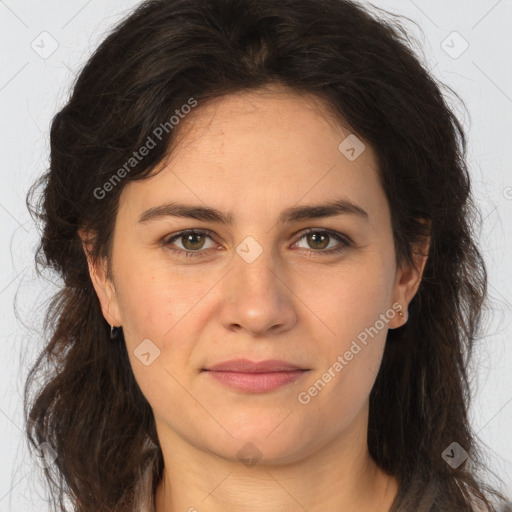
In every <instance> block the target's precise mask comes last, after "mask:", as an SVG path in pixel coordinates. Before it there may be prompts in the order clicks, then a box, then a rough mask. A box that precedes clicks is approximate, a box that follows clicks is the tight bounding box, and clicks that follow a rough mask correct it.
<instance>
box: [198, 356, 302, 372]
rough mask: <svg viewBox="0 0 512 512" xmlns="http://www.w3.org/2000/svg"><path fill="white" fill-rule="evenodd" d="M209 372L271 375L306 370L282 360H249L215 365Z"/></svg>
mask: <svg viewBox="0 0 512 512" xmlns="http://www.w3.org/2000/svg"><path fill="white" fill-rule="evenodd" d="M205 370H207V371H218V372H221V371H224V372H239V373H267V372H268V373H269V372H290V371H293V370H306V368H301V367H300V366H297V365H296V364H293V363H289V362H287V361H283V360H280V359H267V360H266V361H258V362H256V361H250V360H249V359H231V360H229V361H223V362H222V363H218V364H215V365H213V366H210V367H208V368H205Z"/></svg>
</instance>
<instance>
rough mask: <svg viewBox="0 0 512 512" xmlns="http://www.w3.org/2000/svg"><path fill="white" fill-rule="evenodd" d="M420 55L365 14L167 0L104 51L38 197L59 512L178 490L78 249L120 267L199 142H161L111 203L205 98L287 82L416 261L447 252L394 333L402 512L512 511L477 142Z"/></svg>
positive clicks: (31, 409)
mask: <svg viewBox="0 0 512 512" xmlns="http://www.w3.org/2000/svg"><path fill="white" fill-rule="evenodd" d="M384 12H385V11H384ZM387 14H389V13H387ZM413 43H414V40H413V39H412V38H411V36H410V34H408V33H407V31H406V30H405V29H404V28H403V26H402V25H401V24H400V23H399V22H398V21H396V20H395V19H394V18H392V17H391V16H389V17H386V16H384V15H382V16H378V17H377V16H375V15H373V14H371V13H370V12H369V11H368V10H366V9H364V8H363V7H362V6H360V5H359V4H356V3H355V2H353V1H349V0H281V1H279V2H276V1H275V0H149V1H145V2H143V3H141V4H140V5H139V6H138V7H137V8H136V9H135V10H134V11H133V12H132V13H130V15H129V16H127V17H126V18H125V19H124V20H122V21H121V22H120V23H119V24H118V25H117V26H116V27H114V29H113V30H112V31H111V32H110V33H109V34H108V35H107V36H106V38H105V39H104V41H103V42H102V43H101V45H100V46H99V47H98V48H97V49H96V50H95V51H94V53H93V54H92V56H91V57H90V58H89V59H88V61H87V63H86V64H85V66H84V67H83V69H82V70H81V72H80V73H79V75H78V76H77V78H76V81H75V83H74V84H73V87H72V90H71V94H70V97H69V98H68V99H67V101H66V103H65V105H64V106H63V107H62V109H61V110H60V111H59V112H58V113H57V114H56V115H55V116H54V118H53V120H52V123H51V130H50V163H49V167H48V169H47V171H46V172H45V174H44V175H43V176H41V178H40V179H39V180H38V181H37V182H36V183H34V184H33V186H32V187H31V190H30V191H29V193H28V195H27V204H28V206H29V209H30V210H31V213H32V215H33V217H34V219H35V220H36V221H37V222H38V223H39V224H40V226H41V241H40V245H39V247H38V249H37V254H36V267H37V268H38V269H40V268H41V267H44V268H48V269H51V270H52V271H54V272H55V273H57V275H58V276H60V278H61V279H62V283H63V284H62V287H61V289H60V290H59V291H58V293H57V294H56V295H55V296H54V297H53V299H52V300H51V302H50V303H49V305H48V309H47V316H46V319H45V323H44V336H45V346H44V349H43V350H42V352H41V353H40V354H39V356H38V358H37V360H36V362H35V363H34V365H33V367H32V368H31V369H30V373H29V375H28V378H27V381H26V384H25V421H26V425H27V427H26V431H27V437H28V440H29V442H30V444H31V445H33V446H34V447H38V446H39V445H41V443H44V442H46V443H48V445H49V446H51V447H52V449H53V450H55V452H56V454H57V455H58V456H57V458H56V460H55V461H54V462H53V464H51V465H49V466H48V467H46V468H45V469H44V474H45V477H46V479H47V482H48V486H49V489H50V494H51V503H52V504H53V506H54V507H55V509H56V510H61V511H67V510H74V511H76V512H103V511H115V512H118V511H128V510H130V511H132V510H133V511H134V510H136V507H137V503H138V501H137V500H138V499H140V497H139V496H138V491H137V489H138V488H139V487H138V486H139V485H140V482H141V479H142V478H143V475H148V474H149V475H150V476H149V477H146V478H149V485H150V487H151V489H153V491H154V489H155V487H156V484H157V483H158V481H159V479H160V478H161V475H162V470H163V458H162V452H161V449H160V446H159V441H158V437H157V434H156V429H155V423H154V418H153V413H152V409H151V407H150V405H149V403H148V402H147V401H146V399H145V397H144V396H143V395H142V393H141V391H140V389H139V387H138V385H137V382H136V380H135V378H134V375H133V373H132V369H131V367H130V363H129V359H128V354H127V351H126V345H125V343H124V339H123V333H122V331H120V332H119V333H118V337H117V340H116V341H115V342H112V341H111V340H110V327H109V326H108V324H107V323H106V321H105V319H104V317H103V315H102V311H101V308H100V305H99V301H98V298H97V296H96V294H95V290H94V288H93V286H92V282H91V279H90V275H89V271H88V265H87V259H86V257H85V254H84V249H83V246H82V241H81V239H80V237H79V234H78V233H79V230H80V229H85V230H90V232H92V233H94V234H95V237H94V240H93V241H92V245H91V254H92V255H93V258H94V259H96V260H97V259H99V258H104V257H106V258H107V259H108V261H110V258H109V256H110V254H111V240H112V231H113V226H114V223H115V219H116V212H117V208H118V201H119V197H120V194H121V192H122V190H123V187H124V186H125V185H126V184H127V183H129V182H130V181H131V180H138V179H144V178H146V177H148V176H149V175H150V174H151V173H152V171H153V170H154V169H155V168H156V167H157V165H158V164H159V163H160V162H162V161H163V160H164V159H165V158H166V157H167V156H168V155H169V154H170V152H171V151H172V149H173V141H174V140H175V139H176V134H177V133H178V131H179V129H180V126H181V124H178V125H176V126H175V127H174V128H173V129H169V128H167V129H163V130H160V132H161V133H160V132H158V133H159V134H160V138H158V141H157V143H156V145H155V147H154V148H153V149H151V151H149V153H148V154H147V156H145V158H144V159H143V160H141V161H140V162H137V164H136V165H133V168H131V169H130V170H129V172H125V173H122V174H123V176H122V179H120V180H118V182H116V183H115V184H113V185H112V186H110V187H109V191H108V193H106V194H103V193H101V194H100V193H99V192H98V191H99V190H100V189H101V190H104V188H102V187H104V185H105V184H106V183H107V182H108V181H109V180H111V179H112V176H113V175H114V174H115V173H116V172H117V173H118V176H119V169H121V168H122V166H123V165H124V164H125V163H126V162H127V160H128V159H129V158H130V157H131V155H133V152H134V151H137V150H138V149H139V148H140V147H142V146H143V145H144V144H145V143H146V141H147V140H148V137H152V138H153V139H156V138H157V137H155V136H154V135H155V129H156V128H157V127H161V126H168V125H169V119H170V118H171V116H172V115H174V114H176V113H177V112H176V111H177V110H180V109H181V107H182V106H183V105H185V104H187V102H189V100H190V98H195V100H196V101H197V102H198V107H196V108H201V105H204V104H205V103H206V102H208V101H210V100H212V99H214V98H218V97H222V96H224V95H228V94H231V93H235V92H239V91H250V90H255V89H259V88H263V87H265V86H268V85H272V84H278V85H282V86H285V87H287V88H288V89H289V90H290V91H293V92H296V93H299V94H302V93H308V94H313V95H315V96H316V97H318V98H320V99H321V100H322V101H323V104H325V105H326V106H327V107H328V109H329V111H330V112H332V113H333V114H334V115H335V117H336V119H337V120H338V121H339V123H341V124H344V125H347V126H349V127H350V129H351V131H352V132H353V133H356V134H358V135H359V136H360V137H361V138H363V139H365V140H366V141H368V142H369V143H370V144H371V145H372V147H373V148H374V150H375V152H376V155H377V157H378V166H379V177H380V180H381V183H382V186H383V189H384V191H385V194H386V197H387V200H388V202H389V206H390V211H391V221H392V232H393V237H394V243H395V248H396V254H397V262H398V263H403V262H411V263H412V262H413V261H414V260H413V257H414V254H413V247H414V244H415V243H416V242H418V241H420V240H421V239H423V237H425V236H428V235H429V236H430V237H431V243H430V247H429V253H428V260H427V263H426V266H425V269H424V274H423V279H422V282H421V285H420V287H419V289H418V292H417V294H416V295H415V297H414V298H413V300H412V301H411V304H410V307H409V320H408V322H407V323H406V324H405V325H404V326H402V327H400V328H398V329H394V330H391V331H389V332H388V337H387V342H386V348H385V352H384V355H383V361H382V365H381V367H380V371H379V373H378V375H377V379H376V382H375V385H374V387H373V389H372V391H371V395H370V411H369V414H370V415H369V429H368V447H369V451H370V454H371V456H372V457H373V458H374V460H375V461H376V463H377V464H378V466H379V467H380V468H382V469H383V470H384V471H386V472H387V473H389V474H391V475H394V476H395V477H396V478H397V479H398V481H399V484H400V488H399V494H398V496H397V500H396V504H397V506H398V507H400V506H405V505H404V504H405V503H406V497H407V496H408V495H409V496H410V492H411V489H421V488H424V487H425V486H427V485H429V484H430V485H432V482H434V484H435V489H436V493H437V494H436V495H435V500H434V504H435V506H436V507H437V508H434V509H433V510H445V509H446V510H450V511H451V510H457V511H458V512H466V511H467V512H469V511H472V510H474V509H473V506H474V505H475V503H476V504H477V505H478V506H479V507H480V508H479V509H480V510H486V511H488V510H494V509H493V508H492V506H493V505H492V500H493V499H494V498H502V499H503V496H501V494H500V493H499V492H498V491H496V490H495V489H493V488H492V487H491V486H490V485H488V484H487V483H485V481H484V478H483V476H481V475H480V473H481V470H482V468H484V467H485V466H484V463H483V462H482V457H483V456H482V453H483V452H482V453H481V452H480V448H479V445H478V441H477V438H476V434H475V433H474V432H473V431H472V429H471V426H470V423H469V420H468V407H469V402H470V398H471V395H470V386H469V376H468V363H469V361H470V359H471V356H472V353H473V348H474V344H475V342H476V341H477V339H478V335H479V331H480V324H481V319H482V313H483V308H484V305H485V301H486V294H487V275H486V270H485V265H484V261H483V258H482V256H481V253H480V252H479V249H478V246H477V244H476V242H475V234H474V229H475V227H476V218H477V213H478V211H477V209H476V207H475V204H474V202H473V199H472V194H471V188H470V177H469V173H468V169H467V166H466V162H465V156H466V139H465V134H464V130H463V127H462V125H461V123H460V122H459V121H458V119H457V118H456V116H455V115H454V113H453V112H452V110H451V109H450V107H449V106H448V103H447V101H446V100H445V98H444V97H443V94H442V87H443V85H442V84H440V83H438V82H437V81H436V80H435V79H434V78H433V77H432V76H431V75H430V73H429V72H428V70H427V69H426V68H425V67H424V65H423V64H421V62H420V59H419V58H418V57H417V55H416V54H415V52H414V50H413V49H412V46H413ZM444 87H445V86H444ZM165 123H167V125H165ZM152 135H153V136H152ZM125 170H126V168H125ZM37 191H41V194H40V195H39V197H38V198H37V199H36V198H35V195H36V192H37ZM422 219H428V220H429V221H430V223H429V224H428V226H427V224H426V223H424V222H422ZM453 442H457V443H458V444H459V445H460V446H461V447H463V448H464V450H465V451H466V452H467V453H468V456H469V457H468V459H467V460H466V462H465V463H464V464H462V465H460V466H459V467H457V468H452V467H451V466H450V465H448V464H447V463H446V462H445V460H443V458H442V456H441V454H442V453H443V451H444V450H445V449H446V448H447V447H448V446H449V445H450V444H451V443H453ZM148 468H149V469H150V472H149V473H148V471H149V470H148ZM66 501H68V504H66ZM69 503H70V504H71V507H72V508H71V509H70V508H69V506H70V505H69ZM67 507H68V508H67ZM408 510H410V509H408Z"/></svg>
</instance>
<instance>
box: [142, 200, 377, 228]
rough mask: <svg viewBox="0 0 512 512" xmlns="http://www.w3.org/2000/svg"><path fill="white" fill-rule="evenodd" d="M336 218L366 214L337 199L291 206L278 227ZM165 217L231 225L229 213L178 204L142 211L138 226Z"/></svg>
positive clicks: (281, 217) (366, 215)
mask: <svg viewBox="0 0 512 512" xmlns="http://www.w3.org/2000/svg"><path fill="white" fill-rule="evenodd" d="M337 215H350V216H354V217H356V218H359V219H361V220H364V221H368V220H369V215H368V212H366V210H364V209H363V208H361V207H360V206H358V205H357V204H355V203H353V202H351V201H349V200H348V199H338V200H336V201H330V202H327V203H323V204H316V205H301V206H292V207H290V208H287V209H286V210H283V211H282V212H281V214H280V216H279V220H278V223H280V224H285V223H292V222H297V221H301V220H307V219H320V218H324V217H333V216H337ZM169 216H171V217H184V218H188V219H196V220H202V221H207V222H217V223H220V224H225V225H228V226H231V225H232V224H233V215H232V214H231V213H228V212H222V211H220V210H217V209H215V208H211V207H207V206H196V205H189V204H183V203H178V202H170V203H166V204H162V205H160V206H154V207H152V208H149V209H147V210H145V211H144V212H142V213H141V215H140V216H139V222H140V223H145V222H149V221H152V220H156V219H161V218H163V217H169Z"/></svg>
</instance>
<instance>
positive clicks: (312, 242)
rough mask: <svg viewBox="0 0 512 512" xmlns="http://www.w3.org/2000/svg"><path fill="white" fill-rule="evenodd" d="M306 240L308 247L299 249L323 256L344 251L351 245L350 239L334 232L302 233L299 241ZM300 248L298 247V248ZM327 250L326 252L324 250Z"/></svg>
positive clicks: (311, 231)
mask: <svg viewBox="0 0 512 512" xmlns="http://www.w3.org/2000/svg"><path fill="white" fill-rule="evenodd" d="M303 239H305V240H306V243H307V245H308V247H301V249H312V250H313V252H319V253H323V254H333V253H338V252H342V251H344V250H346V249H347V248H348V247H350V246H351V245H352V243H351V241H350V239H349V238H348V237H345V236H344V235H342V234H340V233H337V232H335V231H326V230H317V231H313V230H310V231H307V232H306V233H304V234H303V235H302V236H301V237H300V239H299V241H298V242H296V244H298V243H299V242H300V240H303ZM336 241H337V242H338V244H334V245H332V244H331V243H332V242H336ZM299 247H300V246H299ZM326 249H328V250H326Z"/></svg>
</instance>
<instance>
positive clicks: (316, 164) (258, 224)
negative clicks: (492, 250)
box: [90, 87, 428, 512]
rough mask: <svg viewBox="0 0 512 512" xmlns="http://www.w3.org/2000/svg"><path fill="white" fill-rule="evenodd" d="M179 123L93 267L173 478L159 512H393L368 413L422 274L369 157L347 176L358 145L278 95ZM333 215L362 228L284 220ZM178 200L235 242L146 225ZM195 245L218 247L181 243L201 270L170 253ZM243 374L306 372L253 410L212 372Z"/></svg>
mask: <svg viewBox="0 0 512 512" xmlns="http://www.w3.org/2000/svg"><path fill="white" fill-rule="evenodd" d="M180 122H181V123H182V125H181V126H180V131H179V132H178V140H177V145H176V147H175V149H174V151H173V152H172V154H171V158H170V159H169V160H167V161H166V162H164V163H163V164H162V170H161V172H159V173H158V174H155V175H153V176H152V177H150V178H149V179H147V180H142V181H136V182H130V183H128V184H127V185H126V186H125V188H124V189H123V191H122V194H121V198H120V204H119V211H118V215H117V218H116V223H115V230H114V235H113V236H114V238H113V250H112V261H111V262H110V263H111V267H112V280H110V279H108V278H107V276H106V272H105V268H106V262H103V263H104V265H101V264H100V263H93V262H90V263H91V264H90V271H91V278H92V280H93V283H94V286H95V289H96V292H97V294H98V297H99V300H100V302H101V306H102V310H103V314H104V316H105V319H106V321H107V322H109V323H110V324H113V325H116V326H119V325H122V327H123V331H124V335H125V340H126V344H127V347H128V352H129V355H130V361H131V365H132V369H133V372H134V375H135V378H136V380H137V382H138V384H139V386H140V388H141V390H142V392H143V393H144V395H145V397H146V398H147V400H148V402H149V403H150V405H151V407H152V409H153V411H154V416H155V421H156V427H157V432H158V436H159V440H160V444H161V448H162V451H163V456H164V462H165V470H164V475H163V479H162V481H161V482H160V484H159V486H158V489H157V495H156V510H157V512H178V511H184V512H185V511H189V512H193V511H194V510H197V511H198V512H202V511H211V512H220V511H222V512H226V511H228V512H229V511H233V512H234V511H240V510H244V511H248V512H252V511H260V510H261V507H262V505H264V509H265V510H266V511H267V512H274V511H275V512H277V511H279V512H283V511H284V512H296V511H303V510H308V512H318V511H325V510H344V511H347V512H348V511H360V512H361V511H362V512H365V511H373V512H375V511H382V512H384V511H388V510H389V508H390V506H391V504H392V502H393V500H394V498H395V496H396V493H397V488H398V483H397V481H396V479H395V478H393V477H391V476H389V475H386V474H385V473H384V472H382V471H381V470H380V469H379V468H378V467H377V466H376V464H375V463H374V461H373V460H372V458H371V457H370V455H369V453H368V447H367V442H366V439H367V429H368V410H369V401H368V400H369V394H370V391H371V389H372V386H373V384H374V381H375V377H376V374H377V371H378V368H379V365H380V362H381V359H382V354H383V350H384V346H385V341H386V335H387V331H388V329H394V328H397V327H400V326H401V325H403V323H405V322H406V321H407V313H406V310H407V306H408V304H409V302H410V301H411V300H412V298H413V297H414V294H415V293H416V291H417V289H418V286H419V283H420V280H421V275H422V272H423V268H424V265H425V261H426V257H425V256H418V257H417V260H416V262H415V265H411V266H408V265H404V266H397V265H396V260H395V249H394V244H393V237H392V231H391V220H390V211H389V205H388V202H387V200H386V197H385V194H384V191H383V189H382V187H381V185H380V183H379V181H378V175H377V163H376V162H377V161H376V156H375V153H374V151H373V150H372V148H371V147H370V145H369V144H368V143H367V142H365V144H366V149H365V150H364V151H363V152H362V153H361V155H360V156H359V157H358V158H356V159H355V160H354V161H350V160H349V159H347V158H346V157H345V156H344V155H343V154H342V153H341V152H340V150H339V149H338V146H339V144H340V143H341V142H342V141H343V140H344V139H345V138H346V137H347V136H348V135H349V134H350V133H351V132H350V130H348V129H346V128H343V127H342V126H341V125H340V123H335V122H334V120H333V118H332V117H331V116H329V114H328V111H327V109H326V108H325V106H324V105H323V104H322V103H321V101H320V100H318V99H317V98H315V97H312V96H308V95H298V94H297V93H294V92H290V91H288V90H286V89H280V88H277V87H273V88H267V89H266V90H260V91H252V92H243V93H238V94H232V95H229V96H226V97H224V98H220V99H216V100H215V101H213V102H212V103H211V104H208V105H203V106H201V105H199V106H198V107H196V108H195V109H194V110H193V111H192V112H191V113H190V114H189V115H188V116H187V117H186V118H185V120H183V121H180ZM360 139H361V138H360ZM339 198H345V199H349V200H350V201H351V202H353V203H356V204H357V205H359V206H360V207H361V208H363V209H364V210H366V212H367V213H368V220H367V221H365V220H363V219H361V218H358V217H356V216H354V215H347V214H345V215H337V216H331V217H328V218H319V219H304V220H301V221H295V222H293V223H289V224H279V223H278V222H277V220H278V216H279V214H280V213H281V211H282V210H284V209H285V208H287V207H291V206H297V205H314V204H319V203H324V202H326V201H330V200H334V199H339ZM169 201H180V202H184V203H189V204H193V205H199V206H210V207H213V208H216V209H219V210H222V211H225V212H230V213H231V214H232V215H233V225H231V226H227V225H223V224H221V223H218V222H212V221H204V220H194V219H188V218H180V217H171V216H167V217H162V218H158V219H154V220H152V221H148V222H143V223H141V222H138V218H139V216H140V215H141V213H142V212H143V211H145V210H147V209H148V208H151V207H155V206H158V205H161V204H164V203H166V202H169ZM308 228H314V229H318V230H319V231H321V230H322V229H323V230H326V229H327V230H332V231H335V232H337V233H340V234H342V235H346V236H348V237H350V239H351V240H352V242H353V243H352V245H351V246H347V247H346V248H345V249H344V250H343V251H342V252H341V253H339V254H330V255H329V254H325V252H324V253H323V254H322V251H326V250H328V249H330V248H338V247H341V242H339V241H338V240H336V239H335V238H327V240H326V241H325V242H319V241H318V239H317V240H316V241H315V240H314V239H311V236H309V237H308V236H304V234H305V230H306V229H308ZM187 229H206V230H209V231H211V238H210V237H208V236H204V237H199V239H193V240H192V242H191V243H190V242H189V243H188V244H187V238H186V237H185V239H184V238H179V237H178V238H177V239H175V240H174V241H173V243H174V245H173V246H172V247H174V248H175V249H176V250H179V249H181V250H183V251H186V250H187V249H188V251H189V252H193V251H195V252H196V253H197V252H200V251H202V254H203V256H202V257H201V256H197V257H185V256H184V255H178V254H173V253H171V252H170V251H169V249H168V247H169V245H168V246H167V247H166V246H165V245H163V243H162V239H166V240H169V238H171V235H173V234H175V233H178V232H180V231H182V230H187ZM247 236H251V237H252V238H253V239H255V240H256V241H257V243H258V244H259V246H260V247H261V248H262V253H261V254H260V255H259V256H258V257H257V258H256V259H255V260H254V261H253V262H251V263H248V262H247V261H245V260H244V259H243V258H242V257H240V256H239V254H238V253H237V252H236V249H237V247H238V246H239V245H240V244H241V242H242V241H244V239H245V238H246V237H247ZM427 248H428V246H427V247H422V248H418V249H421V251H422V252H423V254H426V252H427ZM251 250H252V249H251ZM394 303H398V304H400V306H402V307H403V311H404V312H405V316H404V317H401V316H399V315H398V314H396V315H394V317H393V318H391V319H390V320H389V321H388V322H387V323H385V326H384V328H381V329H380V330H379V332H378V334H377V335H375V336H374V337H373V338H369V341H368V343H367V345H366V346H364V347H363V348H362V350H361V351H360V352H359V353H358V354H357V355H355V356H354V357H353V359H352V360H350V361H348V362H347V364H346V365H345V366H344V367H343V369H342V371H340V372H338V373H337V374H336V377H334V378H332V379H331V381H330V382H329V383H328V384H326V386H325V387H324V388H323V389H322V390H321V391H320V392H318V393H317V395H316V396H314V397H311V400H310V401H309V403H307V404H303V403H301V402H300V401H299V400H298V398H297V397H298V394H299V393H300V392H302V391H307V390H308V388H310V387H311V386H312V385H313V383H315V382H316V381H318V379H319V378H321V377H322V375H323V374H324V373H325V372H326V371H327V369H328V368H329V367H332V365H333V363H334V362H335V361H336V360H337V357H338V356H339V355H343V354H344V353H345V352H346V351H347V350H348V349H349V348H350V346H351V343H352V342H353V340H356V337H357V336H358V334H359V333H361V332H363V331H364V330H365V328H369V327H370V326H373V325H374V324H375V323H376V321H377V320H378V319H379V317H380V315H381V314H383V313H385V312H387V311H390V310H391V311H394V310H393V309H392V305H393V304H394ZM145 339H150V340H151V342H152V343H153V344H154V346H156V347H158V349H159V350H160V355H159V356H158V357H157V358H156V359H154V361H152V362H151V364H149V365H148V366H146V365H144V364H142V363H141V361H140V360H139V359H138V358H137V357H136V355H135V354H134V351H135V350H136V348H137V347H138V346H139V344H140V343H141V342H142V341H143V340H145ZM360 345H361V344H360ZM236 357H246V358H248V359H252V360H254V361H261V360H265V359H284V360H286V361H289V362H292V363H295V364H297V365H299V366H300V367H302V368H307V369H309V372H307V373H305V374H304V376H303V377H301V378H300V379H299V380H298V381H296V382H294V383H292V384H288V385H285V386H283V387H281V388H279V389H277V390H274V391H271V392H267V393H246V392H242V391H237V390H233V389H231V388H228V387H226V386H225V385H223V384H222V383H219V382H217V381H216V380H214V379H212V378H211V376H210V375H209V374H208V373H207V372H202V371H201V370H202V369H203V368H205V367H206V366H209V365H212V364H215V363H218V362H221V361H225V360H229V359H233V358H236ZM335 373H336V372H335ZM247 443H252V444H251V445H250V446H251V447H252V448H251V449H253V450H254V449H255V455H254V460H253V462H254V464H252V465H251V464H246V463H244V461H243V460H240V458H239V457H240V455H239V454H240V450H242V454H246V455H247V453H246V452H247V450H248V448H247ZM244 446H245V448H244ZM244 450H245V452H244Z"/></svg>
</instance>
